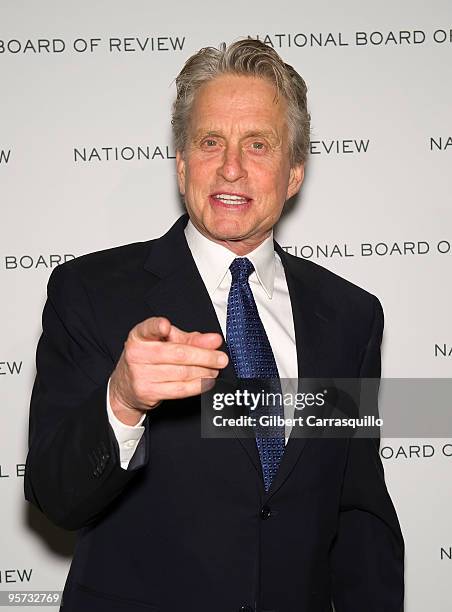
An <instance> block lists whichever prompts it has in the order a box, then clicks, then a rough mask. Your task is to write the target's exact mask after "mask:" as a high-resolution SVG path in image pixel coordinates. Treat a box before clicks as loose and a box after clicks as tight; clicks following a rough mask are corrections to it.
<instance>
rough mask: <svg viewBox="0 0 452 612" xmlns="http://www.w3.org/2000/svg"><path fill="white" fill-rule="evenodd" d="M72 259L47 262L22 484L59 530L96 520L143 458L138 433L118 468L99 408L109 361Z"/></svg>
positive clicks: (115, 447)
mask: <svg viewBox="0 0 452 612" xmlns="http://www.w3.org/2000/svg"><path fill="white" fill-rule="evenodd" d="M75 263H76V262H75V261H74V262H69V263H68V264H65V265H63V266H59V267H58V268H55V270H54V271H53V273H52V275H51V277H50V280H49V284H48V298H47V302H46V304H45V307H44V312H43V318H42V327H43V331H42V336H41V338H40V340H39V343H38V349H37V355H36V368H37V374H36V380H35V383H34V387H33V393H32V398H31V405H30V423H29V451H28V456H27V463H26V470H25V482H24V486H25V497H26V499H27V500H28V501H30V502H32V503H33V504H35V505H36V506H37V507H38V508H39V509H40V510H41V511H42V512H44V514H46V515H47V517H48V518H49V519H50V520H51V521H52V522H54V523H55V524H57V525H59V526H60V527H63V528H65V529H79V528H81V527H84V526H86V525H88V524H90V523H91V522H92V521H94V520H96V518H97V517H98V515H100V514H101V513H103V512H105V511H106V510H107V508H108V506H109V504H110V503H111V502H112V501H113V500H114V499H115V498H116V497H117V496H118V495H120V494H121V492H122V491H123V490H124V488H125V487H126V486H127V484H128V483H129V482H130V481H131V480H132V479H133V478H134V476H135V475H136V473H137V472H139V468H140V467H142V466H143V465H144V464H145V463H146V461H147V453H146V452H145V451H146V448H147V446H146V445H147V433H145V435H144V436H143V438H142V440H141V441H140V444H139V447H138V448H137V451H136V452H137V456H140V457H141V461H139V462H138V466H137V467H136V469H130V470H127V471H126V470H123V469H122V468H121V465H120V461H119V449H118V444H117V441H116V438H115V436H114V433H113V431H112V429H111V426H110V424H109V421H108V415H107V410H106V394H107V384H108V378H109V376H110V374H111V372H112V371H113V369H114V365H115V364H114V362H113V358H112V356H111V355H110V354H109V352H108V350H107V348H106V347H105V345H104V343H103V341H102V338H101V337H100V333H99V326H98V325H97V322H96V313H95V312H94V309H93V308H92V305H91V302H90V299H89V296H88V294H87V292H86V291H85V289H84V286H83V282H82V280H81V278H80V277H79V274H78V271H77V269H76V266H75V265H74V264H75ZM135 465H137V462H136V461H135Z"/></svg>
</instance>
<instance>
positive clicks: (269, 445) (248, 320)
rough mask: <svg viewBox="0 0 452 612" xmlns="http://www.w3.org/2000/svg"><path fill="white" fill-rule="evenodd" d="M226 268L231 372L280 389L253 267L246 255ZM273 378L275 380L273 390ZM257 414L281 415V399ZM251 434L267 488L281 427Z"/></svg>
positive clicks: (280, 451) (279, 444) (278, 453)
mask: <svg viewBox="0 0 452 612" xmlns="http://www.w3.org/2000/svg"><path fill="white" fill-rule="evenodd" d="M229 269H230V271H231V275H232V283H231V289H230V291H229V297H228V312H227V317H226V342H227V345H228V349H229V353H230V355H231V360H232V363H233V365H234V369H235V373H236V375H237V377H238V378H254V379H264V380H266V381H268V380H269V379H272V381H273V382H270V383H269V384H270V386H268V385H267V390H269V391H273V392H276V391H278V392H281V386H280V384H279V373H278V367H277V365H276V361H275V357H274V355H273V351H272V348H271V346H270V342H269V341H268V337H267V334H266V332H265V329H264V326H263V324H262V321H261V319H260V317H259V313H258V311H257V306H256V302H255V301H254V297H253V294H252V292H251V288H250V286H249V282H248V279H249V276H250V274H251V273H252V272H254V266H253V264H252V263H251V261H250V260H249V259H247V258H246V257H238V258H236V259H234V261H233V262H232V264H231V265H230V266H229ZM275 380H277V381H278V382H277V389H276V388H275V382H274V381H275ZM260 414H266V415H267V414H268V415H269V416H281V417H283V416H284V410H283V406H282V404H281V402H275V405H271V406H268V407H267V406H264V407H263V409H261V410H260ZM264 431H265V435H264ZM255 434H256V445H257V448H258V451H259V457H260V460H261V465H262V474H263V478H264V486H265V490H266V491H268V490H269V488H270V485H271V482H272V480H273V477H274V476H275V474H276V472H277V470H278V467H279V464H280V462H281V458H282V456H283V454H284V427H281V426H279V427H270V428H267V429H265V430H264V428H263V427H260V426H259V425H258V426H256V428H255Z"/></svg>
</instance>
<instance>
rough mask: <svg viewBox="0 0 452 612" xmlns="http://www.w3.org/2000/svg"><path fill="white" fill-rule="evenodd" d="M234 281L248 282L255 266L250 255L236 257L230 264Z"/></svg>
mask: <svg viewBox="0 0 452 612" xmlns="http://www.w3.org/2000/svg"><path fill="white" fill-rule="evenodd" d="M229 269H230V271H231V275H232V282H233V283H237V282H239V283H240V282H242V283H243V282H247V281H248V278H249V276H250V274H251V273H252V272H254V266H253V264H252V263H251V261H250V260H249V259H248V257H236V258H235V259H234V261H233V262H232V263H231V265H230V266H229Z"/></svg>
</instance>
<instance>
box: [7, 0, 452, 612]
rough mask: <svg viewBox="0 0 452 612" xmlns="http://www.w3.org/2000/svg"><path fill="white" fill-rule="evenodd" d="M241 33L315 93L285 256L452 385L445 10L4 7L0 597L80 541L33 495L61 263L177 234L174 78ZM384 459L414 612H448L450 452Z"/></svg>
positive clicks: (412, 3)
mask: <svg viewBox="0 0 452 612" xmlns="http://www.w3.org/2000/svg"><path fill="white" fill-rule="evenodd" d="M247 35H250V36H256V35H258V36H259V37H260V38H262V39H264V40H265V42H267V43H268V44H272V45H273V46H274V47H275V48H276V49H277V50H278V52H280V53H281V55H282V56H283V58H284V59H285V60H286V61H288V62H289V63H291V64H292V65H293V66H295V68H296V69H297V70H298V71H299V72H300V73H301V74H302V75H303V76H304V78H305V79H306V81H307V83H308V86H309V106H310V110H311V113H312V140H313V142H312V147H311V152H312V155H311V157H310V160H309V162H308V166H307V179H306V182H305V184H304V186H303V189H302V194H301V197H299V198H298V199H297V202H296V203H295V204H294V206H293V208H292V209H291V210H290V212H289V213H288V214H286V215H285V217H284V219H283V220H282V221H281V223H280V225H279V227H278V231H277V238H278V240H279V242H280V244H282V245H283V246H285V247H287V249H288V250H289V252H292V253H294V254H297V255H299V256H305V257H309V258H311V259H313V260H314V261H317V262H318V263H320V264H322V265H325V266H326V267H328V268H329V269H331V270H333V271H335V272H337V273H339V274H340V275H342V276H344V277H346V278H348V279H349V280H351V281H352V282H354V283H356V284H358V285H360V286H362V287H364V288H366V289H368V290H369V291H371V292H373V293H375V294H376V295H377V296H378V297H379V298H380V299H381V301H382V304H383V307H384V310H385V316H386V328H385V338H384V345H383V370H384V375H385V376H387V377H406V378H412V377H433V378H436V377H451V373H452V326H451V323H450V313H451V305H452V289H451V286H452V283H451V278H452V275H451V272H452V266H451V262H452V209H451V200H450V194H451V192H452V179H451V176H452V172H451V169H452V168H451V156H452V80H451V78H450V69H451V58H452V3H451V2H450V0H431V1H430V2H429V3H425V2H421V1H419V0H399V1H398V2H394V1H392V2H386V1H384V0H380V1H379V2H366V1H362V0H361V1H354V0H343V1H342V2H340V3H339V2H333V1H331V2H325V1H323V0H317V1H316V2H307V0H298V2H293V1H289V0H279V1H278V2H275V3H271V2H267V3H263V2H262V0H260V1H259V0H248V2H246V3H244V2H243V1H242V0H240V1H239V0H228V2H227V3H225V4H219V3H217V4H213V3H210V4H208V3H206V2H200V1H199V0H194V1H193V0H192V1H191V2H189V3H180V5H178V4H177V3H176V4H174V3H162V2H158V3H157V2H149V1H144V0H135V1H133V2H128V3H124V2H121V1H120V0H108V1H107V0H104V1H90V2H88V1H85V2H83V1H80V0H77V1H75V0H67V1H66V2H64V3H61V2H56V1H53V2H52V1H51V0H41V1H40V2H39V3H38V2H34V1H33V0H2V2H1V4H0V75H1V84H2V87H1V93H0V104H1V112H0V190H1V191H0V194H1V217H0V228H1V230H0V231H1V242H0V282H1V291H2V293H1V295H2V299H1V301H0V330H1V336H0V338H1V344H0V400H1V401H0V406H1V409H0V466H1V467H0V499H1V505H0V530H1V533H0V538H1V548H0V590H21V589H22V590H24V589H27V590H42V589H55V590H61V589H62V586H63V584H64V580H65V577H66V572H67V567H68V564H69V560H70V550H71V537H70V536H69V537H68V536H67V534H65V533H64V532H62V531H60V530H58V529H56V528H53V527H52V526H51V525H50V524H49V523H48V522H47V521H46V519H44V518H43V517H41V516H40V515H39V514H38V513H37V512H34V511H32V510H31V509H30V508H28V507H27V504H26V503H25V502H24V501H23V494H22V487H23V464H24V462H25V457H26V434H27V412H28V402H29V394H30V390H31V385H32V380H33V376H34V351H35V346H36V342H37V339H38V337H39V333H40V316H41V310H42V306H43V302H44V299H45V288H46V281H47V279H48V276H49V274H50V272H51V268H52V267H54V266H55V265H57V264H58V262H60V261H64V259H65V258H66V259H68V258H71V257H73V256H78V255H81V254H82V253H86V252H90V251H95V250H99V249H102V248H106V247H110V246H113V245H118V244H124V243H127V242H133V241H138V240H147V239H149V238H152V237H156V236H159V235H160V234H162V233H163V232H164V231H165V230H166V229H167V228H168V227H169V226H170V225H171V223H172V222H173V220H174V219H175V218H176V217H177V216H178V215H179V214H180V212H181V204H180V201H179V198H178V194H177V189H176V183H175V169H174V159H173V156H174V150H173V147H172V144H171V135H170V105H171V102H172V99H173V97H174V93H175V88H174V83H173V79H174V78H175V76H176V75H177V73H178V72H179V70H180V68H181V66H182V64H183V62H184V61H185V60H186V59H187V58H188V57H189V56H190V55H191V54H192V53H193V52H194V51H196V50H197V49H199V48H200V47H202V46H206V45H215V46H217V45H218V44H219V43H220V42H222V41H226V42H231V41H233V40H236V39H237V38H240V37H242V36H247ZM319 247H320V249H321V251H323V252H326V251H328V256H325V255H322V253H319V252H318V248H319ZM417 447H420V451H419V452H418V450H417ZM381 454H382V457H383V463H384V466H385V470H386V476H387V482H388V486H389V489H390V492H391V495H392V497H393V500H394V503H395V505H396V507H397V510H398V514H399V518H400V522H401V525H402V530H403V532H404V536H405V540H406V550H407V572H406V581H407V603H406V610H407V611H408V612H424V611H425V610H429V611H430V610H431V611H434V612H449V611H450V610H451V607H452V592H451V590H450V588H449V584H450V580H451V570H452V548H451V547H452V528H451V524H452V523H451V516H452V492H451V472H452V470H451V468H452V440H450V439H400V440H394V439H386V440H383V442H382V448H381Z"/></svg>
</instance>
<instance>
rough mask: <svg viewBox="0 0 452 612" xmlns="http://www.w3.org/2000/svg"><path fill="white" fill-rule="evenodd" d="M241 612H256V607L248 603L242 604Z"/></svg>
mask: <svg viewBox="0 0 452 612" xmlns="http://www.w3.org/2000/svg"><path fill="white" fill-rule="evenodd" d="M239 612H254V608H252V607H251V606H248V605H245V606H240V608H239Z"/></svg>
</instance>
